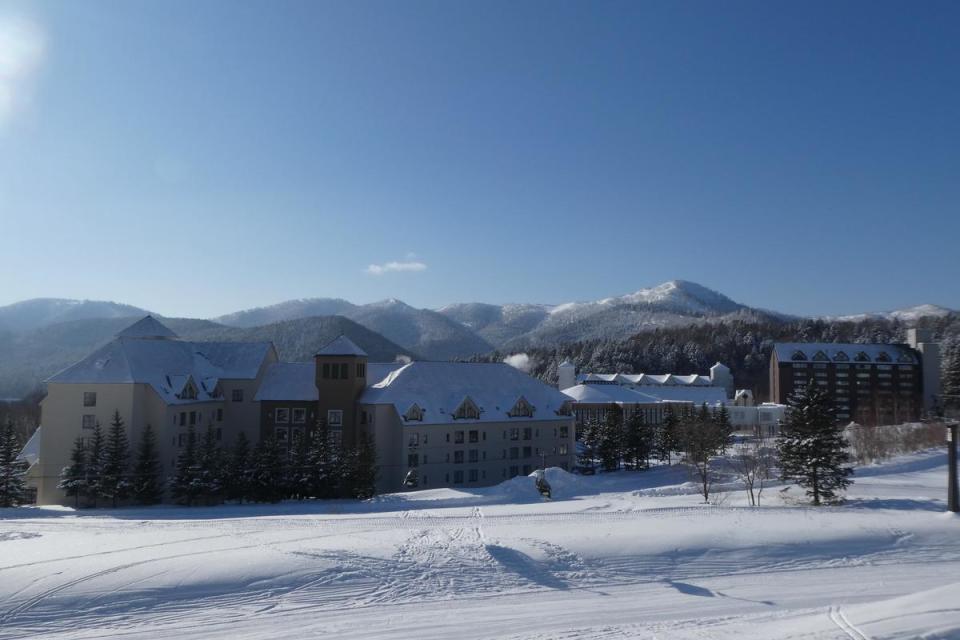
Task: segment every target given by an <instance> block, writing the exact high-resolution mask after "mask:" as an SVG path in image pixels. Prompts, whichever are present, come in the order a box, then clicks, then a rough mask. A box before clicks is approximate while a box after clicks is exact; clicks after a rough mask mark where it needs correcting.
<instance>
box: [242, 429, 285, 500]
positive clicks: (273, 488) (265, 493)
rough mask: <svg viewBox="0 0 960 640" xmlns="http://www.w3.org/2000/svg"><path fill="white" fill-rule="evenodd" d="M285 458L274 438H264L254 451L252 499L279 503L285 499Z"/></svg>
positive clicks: (251, 474) (251, 473)
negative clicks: (283, 471)
mask: <svg viewBox="0 0 960 640" xmlns="http://www.w3.org/2000/svg"><path fill="white" fill-rule="evenodd" d="M282 466H283V456H282V454H281V452H280V445H279V444H278V443H277V441H276V439H274V438H263V439H262V440H260V442H258V443H257V446H256V447H254V449H253V460H252V461H251V465H250V497H251V499H253V500H255V501H257V502H279V501H280V500H282V499H283V497H284V487H283V482H282V480H283V478H282Z"/></svg>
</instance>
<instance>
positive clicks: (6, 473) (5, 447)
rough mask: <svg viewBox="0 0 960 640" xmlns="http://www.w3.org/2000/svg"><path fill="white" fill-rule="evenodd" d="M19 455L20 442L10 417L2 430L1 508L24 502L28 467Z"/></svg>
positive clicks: (0, 465)
mask: <svg viewBox="0 0 960 640" xmlns="http://www.w3.org/2000/svg"><path fill="white" fill-rule="evenodd" d="M19 455H20V442H19V439H18V438H17V432H16V431H15V430H14V428H13V420H12V419H11V418H9V417H8V418H7V420H6V424H5V425H4V427H3V429H2V430H0V507H15V506H17V505H19V504H22V503H23V501H24V498H25V491H26V486H25V484H24V480H23V476H24V474H25V473H26V471H27V465H26V463H25V462H23V461H22V460H17V456H19Z"/></svg>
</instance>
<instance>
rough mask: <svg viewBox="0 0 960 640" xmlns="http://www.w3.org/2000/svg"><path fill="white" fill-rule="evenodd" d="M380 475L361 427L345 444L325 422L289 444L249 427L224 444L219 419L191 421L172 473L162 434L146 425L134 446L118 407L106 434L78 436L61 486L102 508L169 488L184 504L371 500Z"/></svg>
mask: <svg viewBox="0 0 960 640" xmlns="http://www.w3.org/2000/svg"><path fill="white" fill-rule="evenodd" d="M376 479H377V461H376V449H375V445H374V442H373V439H372V437H370V436H369V435H367V434H365V433H362V434H360V435H359V436H358V442H357V444H356V446H344V445H342V444H341V442H340V440H339V438H335V437H334V434H333V432H331V431H330V430H329V429H327V428H326V426H325V424H324V423H323V421H320V422H318V424H317V427H316V428H315V429H314V430H312V431H308V432H306V433H302V434H298V435H297V436H296V437H295V438H294V440H293V442H292V446H291V447H290V448H287V447H284V446H283V445H282V444H281V443H280V442H278V441H277V439H276V438H274V437H269V438H263V439H261V440H260V441H259V442H257V443H256V444H255V445H251V444H250V441H249V439H248V438H247V437H246V435H245V434H244V433H243V432H240V433H239V434H238V435H237V437H236V438H235V440H234V442H233V444H232V445H231V446H229V447H223V446H221V443H220V440H219V438H218V432H217V430H216V429H214V427H213V425H209V426H207V428H206V429H205V430H204V431H203V432H202V433H197V432H196V431H195V430H194V428H193V427H192V426H191V427H190V428H189V430H188V431H187V433H186V434H185V441H184V443H183V446H182V447H181V448H180V451H179V454H178V456H177V462H176V471H175V473H174V474H173V476H172V477H169V478H167V477H165V476H164V474H163V473H162V464H161V461H160V455H159V447H158V445H157V436H156V433H155V432H154V430H153V428H152V427H151V426H150V425H149V424H148V425H147V426H146V427H145V428H144V430H143V434H142V436H141V438H140V442H139V443H138V445H137V447H136V451H134V452H131V448H130V444H129V442H128V439H127V434H126V427H125V424H124V421H123V419H122V418H121V416H120V413H119V412H118V411H117V412H114V415H113V418H112V420H111V422H110V425H109V428H108V429H107V431H106V433H104V431H103V430H102V429H101V427H100V424H99V423H97V424H96V425H95V426H94V428H93V430H92V432H91V435H90V437H89V438H87V439H84V438H83V437H79V438H77V439H76V441H75V442H74V445H73V449H72V451H71V454H70V464H69V465H67V466H66V467H64V468H63V470H62V471H61V473H60V480H59V484H58V485H57V486H58V487H59V488H60V489H62V490H63V491H64V492H65V493H66V495H67V496H70V497H72V498H74V505H75V506H76V507H80V506H92V507H97V506H100V505H103V504H110V505H111V506H113V507H116V506H118V505H119V504H120V503H121V502H127V501H132V502H133V503H135V504H140V505H150V504H157V503H158V502H160V501H161V500H162V499H163V497H164V494H165V492H166V491H167V490H169V493H170V496H171V498H173V500H174V501H175V502H177V503H178V504H183V505H188V506H192V505H214V504H220V503H223V502H226V501H230V502H237V503H243V502H279V501H280V500H285V499H290V498H293V499H300V500H302V499H308V498H358V499H366V498H370V497H372V496H373V495H374V493H375V490H376V489H375V487H376Z"/></svg>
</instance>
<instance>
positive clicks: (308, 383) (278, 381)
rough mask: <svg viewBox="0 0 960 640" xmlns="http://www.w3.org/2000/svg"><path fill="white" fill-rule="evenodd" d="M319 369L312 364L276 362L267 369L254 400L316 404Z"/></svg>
mask: <svg viewBox="0 0 960 640" xmlns="http://www.w3.org/2000/svg"><path fill="white" fill-rule="evenodd" d="M316 375H317V367H316V365H315V364H314V363H312V362H276V363H274V364H272V365H270V367H269V368H268V369H267V372H266V373H265V374H264V376H263V382H261V383H260V389H259V390H258V391H257V395H256V396H255V397H254V400H258V401H259V400H268V401H270V400H273V401H277V400H280V401H282V400H290V401H303V402H310V401H313V402H316V401H317V400H318V399H319V397H320V396H319V394H318V392H317V380H316Z"/></svg>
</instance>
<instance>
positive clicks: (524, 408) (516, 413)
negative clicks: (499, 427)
mask: <svg viewBox="0 0 960 640" xmlns="http://www.w3.org/2000/svg"><path fill="white" fill-rule="evenodd" d="M507 415H508V416H510V417H511V418H532V417H533V405H531V404H530V403H529V402H527V399H526V398H524V397H523V396H520V397H519V398H518V399H517V402H516V403H515V404H514V405H513V408H512V409H510V411H508V412H507Z"/></svg>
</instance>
